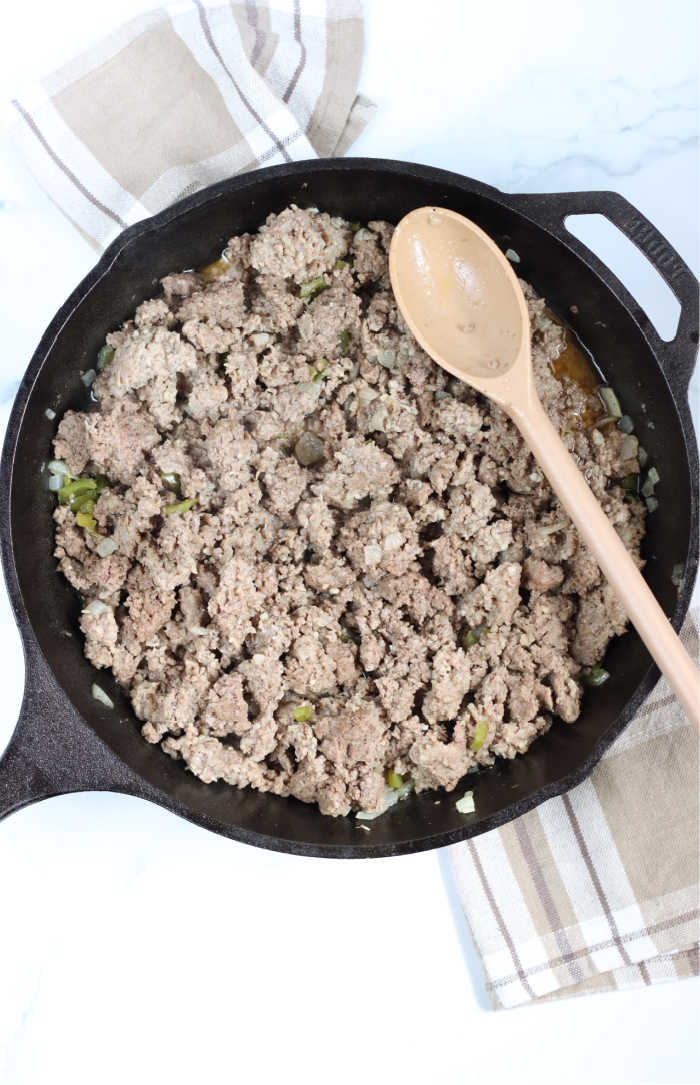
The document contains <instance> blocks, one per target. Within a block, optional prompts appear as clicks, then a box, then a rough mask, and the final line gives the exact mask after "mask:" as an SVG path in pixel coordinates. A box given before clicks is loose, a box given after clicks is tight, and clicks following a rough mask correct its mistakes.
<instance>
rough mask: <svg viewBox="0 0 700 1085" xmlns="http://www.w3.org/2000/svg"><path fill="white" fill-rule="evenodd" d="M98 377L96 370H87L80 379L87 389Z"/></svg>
mask: <svg viewBox="0 0 700 1085" xmlns="http://www.w3.org/2000/svg"><path fill="white" fill-rule="evenodd" d="M96 376H97V373H96V371H95V370H94V369H86V371H85V372H84V373H81V374H80V379H81V381H82V382H83V384H84V385H85V387H86V388H89V387H90V385H91V384H92V382H93V381H94V379H95V377H96Z"/></svg>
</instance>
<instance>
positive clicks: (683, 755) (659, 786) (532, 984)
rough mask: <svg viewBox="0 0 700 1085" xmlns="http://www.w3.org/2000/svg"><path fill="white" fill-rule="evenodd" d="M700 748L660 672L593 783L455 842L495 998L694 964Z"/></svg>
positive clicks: (661, 976) (694, 648)
mask: <svg viewBox="0 0 700 1085" xmlns="http://www.w3.org/2000/svg"><path fill="white" fill-rule="evenodd" d="M697 622H698V614H697V613H694V614H693V616H691V617H690V618H689V619H688V620H687V621H686V624H685V627H684V629H683V633H682V637H683V640H684V642H685V644H686V646H687V648H688V650H689V651H690V652H691V654H692V655H693V657H694V658H695V659H696V660H697V657H698V625H697ZM572 726H573V727H575V726H576V724H572ZM699 751H700V744H699V743H698V736H697V734H696V732H695V731H694V729H693V728H692V727H691V726H690V725H689V724H688V722H687V721H686V719H685V716H684V715H683V713H682V711H681V709H680V707H679V705H678V703H677V701H676V700H675V698H674V697H673V694H672V693H671V690H670V689H669V687H668V685H667V684H666V682H665V681H663V680H662V681H661V682H659V684H658V685H657V686H656V688H655V689H654V691H653V692H652V694H651V695H650V696H649V698H648V699H647V700H646V702H645V703H644V705H643V706H642V708H641V710H640V712H639V713H638V715H637V717H636V718H635V719H634V720H633V721H632V722H631V723H630V724H629V726H628V727H627V728H626V729H625V730H624V731H623V733H622V735H621V736H620V737H619V738H618V740H617V741H616V742H615V743H614V744H613V745H612V746H611V747H610V749H609V750H608V752H607V753H606V755H605V756H604V757H603V759H602V761H601V762H600V764H599V765H598V766H597V767H596V769H595V770H594V771H593V773H592V775H591V777H590V778H589V779H588V780H586V781H585V782H584V783H582V784H580V785H579V786H578V787H576V788H574V789H573V790H572V791H570V792H569V793H568V794H566V795H562V796H561V797H560V798H556V799H550V801H549V802H546V803H543V805H542V806H540V807H538V808H537V809H536V810H533V811H531V812H530V813H529V814H525V815H524V817H521V818H518V820H517V821H514V822H511V823H510V824H509V825H506V826H504V827H503V828H502V829H496V830H494V831H493V832H490V833H486V834H485V835H484V836H479V837H476V838H475V839H474V840H470V841H467V842H466V843H464V844H455V845H454V846H453V847H452V848H450V849H449V851H450V859H451V863H452V869H453V871H454V876H455V880H456V884H457V892H458V894H459V897H460V900H461V904H462V908H463V910H464V914H465V916H466V918H467V921H468V923H469V926H470V927H471V931H472V935H473V937H474V941H475V943H476V947H477V950H478V952H479V954H480V956H481V960H482V963H483V966H484V971H485V973H486V987H487V991H488V993H489V996H490V998H491V1001H492V1003H493V1005H494V1006H496V1007H497V1008H504V1007H509V1006H517V1005H519V1004H521V1003H524V1002H529V1001H532V1000H534V999H543V998H560V997H562V996H564V995H578V994H587V993H589V992H592V991H604V990H613V989H615V988H623V987H636V986H639V985H641V984H651V983H659V982H661V981H663V980H669V979H677V978H680V977H683V976H690V975H698V971H699V969H698V943H699V941H700V926H699V921H700V887H699V878H698V854H699V843H698V780H699V779H700V777H699V775H698V768H699V763H698V755H699Z"/></svg>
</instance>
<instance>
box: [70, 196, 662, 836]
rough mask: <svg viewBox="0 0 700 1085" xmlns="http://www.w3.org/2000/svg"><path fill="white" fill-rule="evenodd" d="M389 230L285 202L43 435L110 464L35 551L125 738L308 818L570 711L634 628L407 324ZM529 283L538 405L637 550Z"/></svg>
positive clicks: (530, 469)
mask: <svg viewBox="0 0 700 1085" xmlns="http://www.w3.org/2000/svg"><path fill="white" fill-rule="evenodd" d="M391 232H392V227H391V226H390V225H389V224H388V223H385V222H370V223H369V224H368V225H367V226H366V227H363V228H361V229H359V230H358V229H357V228H356V227H355V228H353V227H351V225H350V224H349V223H347V222H345V221H343V220H341V219H338V218H331V217H329V216H328V215H327V214H324V213H321V212H318V211H315V210H313V209H312V210H300V209H299V208H297V207H294V206H292V207H290V208H287V209H286V210H284V211H283V212H282V213H281V214H277V215H270V217H269V218H268V220H267V222H266V223H265V225H264V226H263V227H261V229H260V230H259V232H258V233H257V234H256V235H255V236H253V237H250V236H243V237H236V238H232V239H231V241H230V242H229V244H228V246H227V249H226V250H225V257H224V259H223V260H222V261H220V262H218V263H217V265H215V266H214V267H213V268H212V269H205V271H204V272H202V273H177V274H173V275H169V276H167V277H166V278H165V279H164V280H163V281H162V291H161V294H160V296H159V297H157V298H155V299H152V300H148V301H145V302H143V303H142V304H141V305H140V306H139V308H138V309H137V310H136V313H135V315H134V319H133V320H132V321H128V322H127V323H126V324H125V325H124V326H123V327H122V328H121V329H119V330H118V331H115V332H113V333H111V334H110V335H109V336H108V337H107V344H108V346H109V347H111V348H112V350H113V356H112V357H111V359H108V362H107V364H106V365H105V366H104V368H103V370H102V372H101V373H100V374H99V375H98V377H97V379H96V380H95V383H94V386H93V395H94V398H95V399H96V401H97V404H98V407H97V408H96V409H94V410H91V411H85V412H74V411H69V412H67V414H66V415H65V416H64V417H63V419H62V421H61V423H60V425H59V428H58V433H57V436H56V439H55V455H56V457H57V458H58V459H60V460H63V461H64V462H65V463H66V465H67V468H68V470H69V472H70V474H71V475H73V476H78V475H81V474H83V475H86V474H87V475H90V476H93V477H94V476H97V475H104V476H106V479H107V484H106V486H105V487H104V488H103V489H102V490H101V492H100V494H99V497H98V499H97V500H96V503H95V506H94V525H95V526H94V530H93V531H89V530H83V529H82V528H81V527H80V526H78V524H77V521H76V517H75V515H74V512H73V511H72V510H71V509H70V508H68V507H66V506H65V505H59V506H58V507H57V509H56V512H55V520H56V551H55V552H56V557H57V559H58V565H59V568H60V570H61V571H62V572H63V574H64V575H65V576H66V577H67V578H68V580H69V581H70V582H71V583H72V584H73V585H74V586H75V587H76V588H77V590H78V591H79V592H80V593H81V594H82V596H83V599H84V609H83V612H82V616H81V622H80V625H81V629H82V632H83V634H84V637H85V652H86V655H87V657H88V658H89V659H90V660H91V662H92V663H93V664H94V665H95V666H96V667H106V668H111V669H112V671H113V673H114V675H115V676H116V678H117V680H118V681H119V682H120V683H121V684H122V685H123V686H124V687H125V689H126V690H127V691H128V693H129V696H130V698H131V701H132V704H133V707H134V711H135V713H136V715H137V716H138V717H139V718H140V719H141V720H142V721H143V728H142V731H143V735H144V738H146V739H147V741H149V742H152V743H160V744H161V745H162V747H163V749H164V750H165V751H166V752H167V753H168V754H170V755H171V756H172V757H175V758H181V759H182V760H183V761H184V763H185V764H186V766H187V767H188V768H189V769H190V771H191V772H193V773H194V774H195V775H197V776H198V777H199V778H200V779H201V780H203V781H204V782H210V781H214V780H224V781H226V782H227V783H229V784H231V785H233V786H235V787H253V788H257V789H259V790H260V791H269V792H273V793H275V794H278V795H291V796H295V797H296V798H297V799H300V800H302V801H303V802H310V803H317V804H318V806H319V808H320V810H321V811H322V813H324V814H330V815H344V814H347V813H349V812H350V811H352V810H358V809H362V810H366V811H377V810H379V809H381V808H382V804H383V802H384V794H385V787H386V784H385V781H386V778H387V774H398V775H400V776H401V777H403V778H405V779H410V780H411V781H412V783H413V785H414V786H415V788H416V790H419V791H420V790H422V789H425V788H444V789H447V790H448V791H449V790H452V789H453V788H454V787H455V786H456V785H457V784H458V782H459V781H460V779H461V778H462V777H463V776H464V775H465V773H466V772H467V771H468V770H469V769H472V768H474V767H475V766H480V765H489V764H492V763H493V761H494V759H495V758H496V757H510V758H512V757H514V756H515V755H516V754H521V753H524V752H525V751H526V750H527V748H528V746H529V745H530V743H531V742H532V741H533V740H534V739H535V738H536V737H537V736H538V735H540V734H542V733H543V732H544V731H546V730H547V728H548V727H549V726H550V724H551V722H552V718H553V716H555V715H556V716H559V717H560V718H561V719H563V720H565V721H567V722H572V723H573V722H574V721H575V720H576V718H577V716H578V714H579V711H580V703H581V681H580V678H581V673H582V668H585V667H590V666H591V665H593V664H595V663H597V662H598V661H599V660H600V659H601V658H602V656H603V654H604V652H605V649H606V647H607V644H608V642H609V641H610V639H611V638H612V637H613V636H616V635H618V634H620V633H622V632H623V630H624V629H625V625H626V617H625V614H624V613H623V611H622V609H621V607H620V604H619V602H618V600H617V599H616V597H615V595H614V594H613V592H612V591H611V590H610V588H609V587H608V586H607V584H606V583H605V582H604V581H603V580H602V578H601V575H600V572H599V570H598V567H597V565H596V563H595V561H594V560H593V558H592V557H591V555H590V554H589V553H588V552H587V550H586V548H585V547H584V546H583V545H582V544H581V543H580V542H579V540H578V538H577V535H576V532H575V530H574V528H573V526H572V525H571V523H570V522H569V520H568V517H567V516H566V514H565V513H564V512H563V510H562V509H561V507H560V506H559V504H558V502H557V500H556V499H555V498H554V496H553V494H552V492H551V490H550V489H549V487H548V485H547V483H546V481H545V480H544V478H543V475H542V472H541V471H540V470H539V469H538V467H537V465H536V464H535V462H534V461H533V458H532V456H531V455H530V453H529V452H528V450H527V448H526V447H525V445H524V444H523V441H522V439H521V438H520V436H519V434H518V432H517V430H516V429H515V427H514V426H513V424H512V423H511V422H510V421H509V420H508V418H507V417H506V416H505V415H504V414H503V413H502V411H500V410H499V408H498V407H496V406H494V405H493V404H491V403H489V402H487V401H486V400H485V399H483V398H482V397H481V396H479V395H477V394H476V393H474V392H472V391H471V390H470V389H469V388H467V387H466V386H465V385H462V384H460V383H459V382H457V381H455V380H452V379H451V378H450V377H449V376H448V375H447V374H445V373H444V372H443V371H442V370H441V369H439V368H438V366H436V365H435V364H434V363H433V362H432V361H431V360H430V359H429V358H428V357H427V355H426V354H425V353H424V352H423V351H422V350H421V349H420V347H419V346H418V345H417V344H416V342H415V340H414V339H413V338H412V336H411V335H410V333H409V332H408V331H407V329H406V327H405V325H404V323H403V321H402V319H401V316H400V314H399V312H398V310H397V307H396V304H395V301H394V298H393V295H392V292H391V287H390V284H389V278H388V271H387V249H388V244H389V241H390V238H391ZM312 282H313V283H314V286H313V287H310V286H308V285H307V284H309V283H312ZM522 285H523V289H524V291H525V294H526V297H527V301H528V306H529V310H530V316H531V319H532V347H533V359H534V367H535V374H536V379H537V384H538V388H539V392H540V395H541V397H542V399H543V402H544V404H545V407H546V409H547V410H548V412H549V414H550V416H551V417H552V419H553V421H554V423H555V424H556V425H557V426H558V427H559V429H560V431H561V432H562V433H563V434H564V435H565V438H566V440H567V443H568V444H569V447H571V448H572V450H574V451H575V454H576V456H577V457H578V460H579V463H580V466H581V468H582V470H584V472H585V474H586V477H587V478H588V479H589V482H590V484H591V486H592V487H593V489H594V490H595V492H596V494H597V496H598V497H599V498H600V499H601V500H603V502H604V506H605V509H606V512H607V514H608V516H609V517H610V519H611V520H612V521H613V522H614V523H615V525H616V527H617V529H618V531H619V533H620V535H621V536H622V538H623V539H624V542H625V544H626V546H627V547H628V549H629V550H630V551H631V552H632V553H633V555H634V556H635V558H636V560H637V561H638V562H639V564H641V559H640V558H639V544H640V541H641V538H642V535H643V531H644V509H643V506H642V505H641V504H640V503H638V502H635V501H629V500H625V493H624V491H623V489H622V488H621V487H620V486H619V485H617V484H616V480H619V479H621V478H623V477H624V476H627V475H628V474H629V473H630V472H634V471H638V470H639V465H638V463H637V462H636V461H635V460H630V459H623V451H625V450H626V451H627V453H628V454H629V445H630V442H629V441H627V442H624V443H623V437H622V434H620V432H619V431H618V430H617V429H616V428H615V427H614V426H613V427H610V426H607V427H605V428H604V429H601V430H600V431H596V433H598V434H599V435H598V436H596V437H595V439H593V438H592V431H591V429H590V426H588V427H585V426H584V425H583V423H582V422H581V418H582V417H583V413H585V412H583V411H582V397H584V398H585V393H584V392H582V391H581V389H580V388H578V387H577V386H576V385H574V384H573V382H571V381H569V380H568V379H566V378H558V377H557V375H556V373H555V372H554V371H553V368H552V364H551V363H552V360H553V359H556V357H557V356H558V354H559V353H560V352H561V350H562V348H563V344H564V337H565V332H564V330H563V329H562V328H561V327H560V326H559V325H558V324H556V323H555V322H553V321H552V320H551V319H550V318H549V316H548V315H547V313H546V311H545V308H544V302H543V301H542V300H541V299H539V298H537V297H536V296H535V295H534V293H533V291H532V290H531V288H530V287H529V286H528V285H527V284H525V283H523V284H522ZM601 438H602V441H601ZM174 488H175V490H176V492H173V489H174ZM186 499H187V501H186V504H187V505H188V507H184V506H183V507H182V508H179V509H175V510H174V511H173V510H172V509H171V510H170V513H169V514H168V513H166V506H168V507H170V506H172V505H176V506H177V505H178V504H179V502H180V501H185V500H186ZM190 499H191V504H189V500H190ZM105 537H106V538H109V539H111V540H112V541H113V544H114V546H113V549H112V552H111V553H109V554H106V555H105V556H102V557H100V556H99V552H98V547H100V545H101V544H102V543H103V541H104V538H105ZM102 549H103V550H104V547H102ZM393 778H394V779H395V778H396V777H395V776H393Z"/></svg>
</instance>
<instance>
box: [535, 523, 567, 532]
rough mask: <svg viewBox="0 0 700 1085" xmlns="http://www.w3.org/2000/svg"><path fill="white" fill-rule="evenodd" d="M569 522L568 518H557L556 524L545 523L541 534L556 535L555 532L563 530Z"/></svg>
mask: <svg viewBox="0 0 700 1085" xmlns="http://www.w3.org/2000/svg"><path fill="white" fill-rule="evenodd" d="M567 524H568V521H567V520H557V522H556V523H555V524H545V525H544V527H541V528H540V535H554V534H555V532H557V531H561V530H562V528H565V527H566V526H567Z"/></svg>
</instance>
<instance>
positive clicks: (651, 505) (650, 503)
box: [647, 497, 659, 512]
mask: <svg viewBox="0 0 700 1085" xmlns="http://www.w3.org/2000/svg"><path fill="white" fill-rule="evenodd" d="M658 507H659V502H658V501H657V499H656V498H655V497H647V509H648V511H649V512H656V510H657V509H658Z"/></svg>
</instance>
